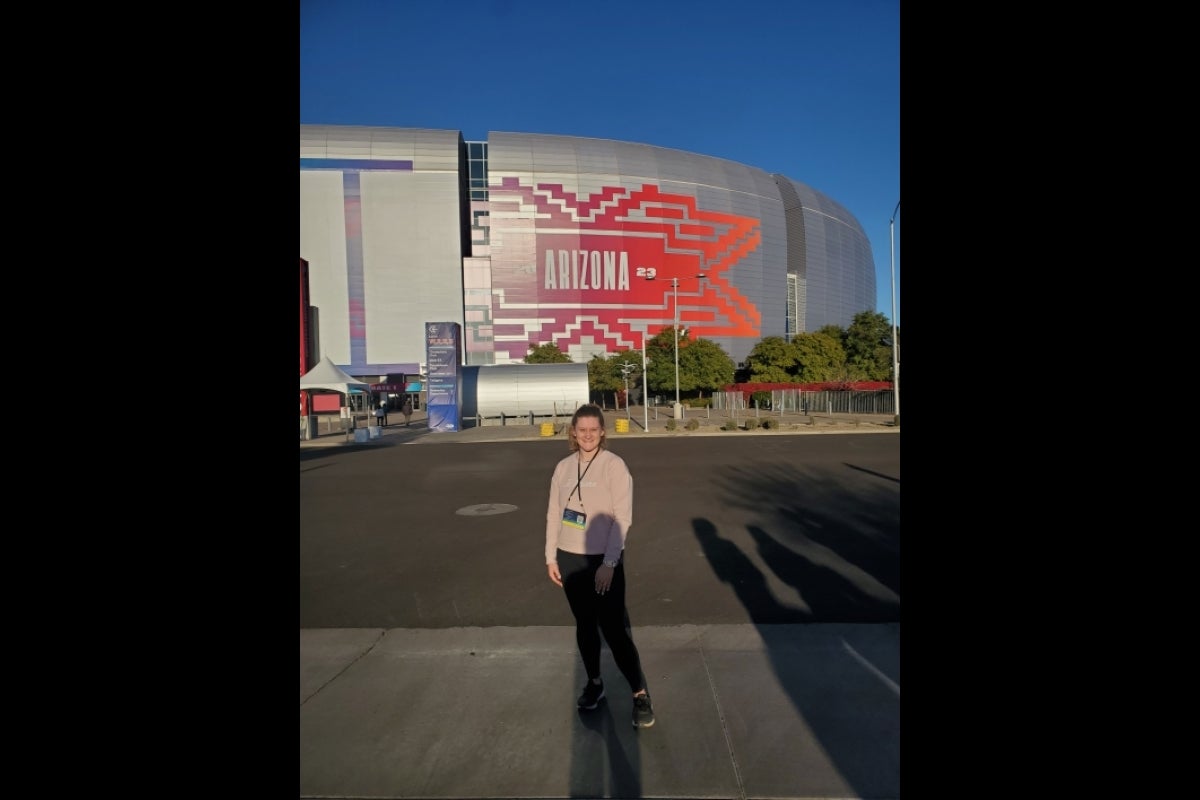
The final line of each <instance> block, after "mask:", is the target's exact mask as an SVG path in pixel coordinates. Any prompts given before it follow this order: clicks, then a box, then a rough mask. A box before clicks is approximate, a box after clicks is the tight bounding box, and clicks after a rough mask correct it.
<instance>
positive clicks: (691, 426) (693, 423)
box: [672, 419, 700, 431]
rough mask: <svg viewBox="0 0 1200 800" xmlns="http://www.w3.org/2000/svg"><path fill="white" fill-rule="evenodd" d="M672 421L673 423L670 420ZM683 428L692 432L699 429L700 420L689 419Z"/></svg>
mask: <svg viewBox="0 0 1200 800" xmlns="http://www.w3.org/2000/svg"><path fill="white" fill-rule="evenodd" d="M672 421H673V420H672ZM684 427H685V428H687V429H688V430H689V431H694V430H696V428H699V427H700V420H698V419H689V420H688V421H687V425H685V426H684Z"/></svg>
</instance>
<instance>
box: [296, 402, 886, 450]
mask: <svg viewBox="0 0 1200 800" xmlns="http://www.w3.org/2000/svg"><path fill="white" fill-rule="evenodd" d="M684 414H685V416H684V418H683V419H679V420H675V424H676V427H675V430H671V429H670V428H669V427H668V425H669V424H670V422H671V412H670V409H659V410H658V411H655V410H654V409H649V410H647V411H645V412H643V410H642V409H641V408H640V407H633V408H631V409H630V413H629V416H628V417H627V416H626V414H625V411H624V409H622V410H620V411H614V410H612V409H607V410H605V411H604V422H605V428H606V429H607V431H608V435H609V436H611V437H614V439H615V438H619V437H622V436H630V437H636V436H643V437H644V436H746V435H751V436H787V435H797V434H826V433H899V432H900V427H899V426H898V425H896V424H895V418H894V417H893V416H892V415H891V414H843V413H834V414H827V413H820V414H801V413H798V412H794V411H789V412H786V413H779V412H774V413H772V412H770V411H759V412H755V411H753V410H752V411H750V412H749V413H748V414H747V413H745V412H742V413H740V414H739V415H738V416H737V417H736V420H735V421H736V423H737V425H738V430H723V429H722V426H723V425H725V424H726V423H727V421H728V417H727V416H726V415H725V414H724V413H723V412H716V411H707V410H701V409H697V410H690V409H689V410H687V411H685V412H684ZM397 419H398V420H399V422H397V421H396V420H397ZM693 419H694V420H695V421H696V422H697V424H698V427H697V428H696V429H694V430H688V429H687V427H686V426H687V424H688V422H690V421H691V420H693ZM767 419H773V420H775V421H776V422H777V423H778V427H776V428H774V429H766V428H762V427H758V426H755V427H752V428H751V429H750V430H747V429H746V426H747V423H748V422H749V423H756V424H760V423H761V422H762V421H764V420H767ZM618 420H621V421H624V422H625V423H626V425H627V430H626V431H624V432H622V431H621V430H619V429H618V427H617V425H618ZM388 421H389V424H388V425H386V426H381V427H380V429H379V437H378V438H369V436H370V431H369V428H368V427H367V416H366V415H365V414H359V415H357V417H356V419H355V427H356V429H357V430H360V431H367V434H366V435H367V436H368V438H367V440H366V441H363V442H357V441H355V433H354V431H347V430H344V429H342V428H340V427H339V426H341V425H342V424H343V423H342V422H341V420H339V419H338V418H336V417H333V418H329V417H327V416H322V417H321V420H320V422H319V423H318V425H317V436H315V437H314V438H312V439H304V438H301V439H300V447H301V448H306V447H344V446H354V445H358V446H363V445H366V446H371V445H378V444H409V443H413V444H417V443H421V442H437V443H439V444H442V443H448V442H468V443H469V442H502V441H513V440H520V439H543V440H547V441H553V440H555V439H557V440H558V441H559V442H560V443H561V442H562V441H563V439H564V438H565V435H566V434H565V433H564V432H563V430H564V426H565V425H566V424H567V423H569V422H570V417H569V416H567V417H559V418H558V419H557V420H555V419H553V418H550V417H537V418H535V420H534V422H533V423H532V424H531V423H530V422H529V420H528V418H524V417H522V418H509V419H507V420H505V421H504V422H503V423H501V421H500V420H499V419H489V420H484V421H483V424H482V425H477V424H476V421H475V420H467V421H466V422H465V423H464V425H463V428H462V430H458V431H431V430H429V428H428V418H427V417H426V415H425V412H424V410H421V411H417V412H415V413H414V414H413V417H412V419H411V421H410V424H409V425H408V426H405V424H404V417H402V416H400V415H399V414H393V415H391V416H390V417H389V418H388ZM547 422H548V423H550V424H551V425H552V426H553V427H554V431H555V432H554V433H553V434H552V435H550V436H546V435H545V431H544V429H543V427H542V426H543V423H547Z"/></svg>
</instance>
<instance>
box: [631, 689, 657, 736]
mask: <svg viewBox="0 0 1200 800" xmlns="http://www.w3.org/2000/svg"><path fill="white" fill-rule="evenodd" d="M653 724H654V708H653V707H652V706H651V705H650V695H649V694H639V695H637V696H636V697H634V698H633V727H635V728H649V727H650V726H651V725H653Z"/></svg>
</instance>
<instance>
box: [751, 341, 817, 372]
mask: <svg viewBox="0 0 1200 800" xmlns="http://www.w3.org/2000/svg"><path fill="white" fill-rule="evenodd" d="M800 335H801V336H803V335H804V334H800ZM746 360H747V361H749V362H750V376H749V380H750V382H752V383H789V382H791V381H794V380H795V379H796V363H797V362H796V348H795V347H794V346H793V345H792V344H791V343H789V342H787V341H785V340H784V338H783V337H782V336H767V337H765V338H763V339H761V340H760V341H759V342H758V344H756V345H754V349H752V350H751V351H750V355H749V356H748V357H747V358H746Z"/></svg>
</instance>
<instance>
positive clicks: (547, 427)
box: [542, 422, 554, 436]
mask: <svg viewBox="0 0 1200 800" xmlns="http://www.w3.org/2000/svg"><path fill="white" fill-rule="evenodd" d="M553 435H554V423H553V422H543V423H542V436H553Z"/></svg>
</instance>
